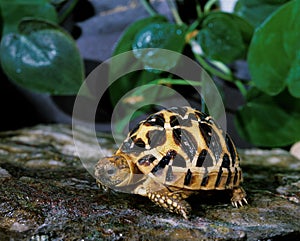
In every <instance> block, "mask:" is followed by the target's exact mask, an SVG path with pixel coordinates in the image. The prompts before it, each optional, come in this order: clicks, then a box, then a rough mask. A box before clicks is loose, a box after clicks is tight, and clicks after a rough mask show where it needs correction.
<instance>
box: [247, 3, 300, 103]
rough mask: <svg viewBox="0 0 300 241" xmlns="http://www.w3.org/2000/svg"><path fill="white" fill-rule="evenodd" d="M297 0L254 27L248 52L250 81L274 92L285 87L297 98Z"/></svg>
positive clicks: (299, 57)
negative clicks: (255, 28)
mask: <svg viewBox="0 0 300 241" xmlns="http://www.w3.org/2000/svg"><path fill="white" fill-rule="evenodd" d="M299 12H300V0H295V1H291V2H289V3H287V4H285V5H284V6H283V7H281V8H280V9H278V10H277V11H276V12H275V13H274V14H273V15H272V16H271V17H270V18H268V20H267V21H265V22H264V23H263V24H262V25H261V26H260V27H259V28H257V30H256V32H255V34H254V36H253V39H252V42H251V45H250V48H249V53H248V64H249V70H250V74H251V77H252V80H253V82H254V83H255V85H256V86H257V88H259V89H260V90H262V91H263V92H265V93H267V94H269V95H276V94H278V93H280V92H281V91H283V90H284V89H285V88H286V87H287V88H288V89H289V91H290V93H291V94H292V95H293V96H294V97H300V84H299V76H300V41H299V39H300V24H299V23H300V15H299Z"/></svg>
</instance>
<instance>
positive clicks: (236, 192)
mask: <svg viewBox="0 0 300 241" xmlns="http://www.w3.org/2000/svg"><path fill="white" fill-rule="evenodd" d="M246 196H247V194H246V192H245V191H244V189H243V188H242V187H235V188H233V189H232V198H231V204H232V206H234V207H236V208H237V207H239V206H243V202H244V203H245V204H248V202H247V199H246Z"/></svg>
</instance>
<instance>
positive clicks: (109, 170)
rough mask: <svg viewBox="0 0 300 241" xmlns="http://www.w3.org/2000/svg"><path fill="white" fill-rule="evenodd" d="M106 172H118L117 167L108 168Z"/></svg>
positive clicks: (110, 173)
mask: <svg viewBox="0 0 300 241" xmlns="http://www.w3.org/2000/svg"><path fill="white" fill-rule="evenodd" d="M106 173H107V174H108V175H109V176H112V175H114V174H115V173H116V168H114V167H110V168H108V169H107V171H106Z"/></svg>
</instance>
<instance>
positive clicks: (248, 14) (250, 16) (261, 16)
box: [234, 0, 290, 27]
mask: <svg viewBox="0 0 300 241" xmlns="http://www.w3.org/2000/svg"><path fill="white" fill-rule="evenodd" d="M288 1H290V0H239V1H238V2H237V3H236V5H235V9H234V11H235V13H236V14H237V15H239V16H241V17H242V18H244V19H246V20H247V21H248V22H249V23H251V24H252V25H253V26H254V27H257V26H259V25H260V24H261V23H262V22H263V21H264V20H265V19H266V18H267V17H268V16H269V15H270V14H271V13H273V12H274V11H275V10H276V9H278V8H279V7H281V6H282V5H283V4H284V3H286V2H288Z"/></svg>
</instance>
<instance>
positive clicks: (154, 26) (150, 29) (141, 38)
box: [132, 23, 187, 71]
mask: <svg viewBox="0 0 300 241" xmlns="http://www.w3.org/2000/svg"><path fill="white" fill-rule="evenodd" d="M186 30H187V28H186V26H183V25H181V26H179V25H176V24H172V23H151V24H149V25H147V26H146V27H144V28H142V29H141V30H140V31H139V32H138V33H137V35H136V37H135V40H134V42H133V44H132V49H133V51H134V55H135V57H136V58H137V59H139V60H141V61H142V62H143V63H144V66H145V68H146V69H150V70H151V69H154V70H155V69H162V70H164V71H168V70H170V69H171V68H173V67H174V66H176V64H177V61H178V59H176V58H174V56H173V55H170V56H168V55H163V56H162V55H161V54H160V49H168V50H172V51H175V52H179V53H181V52H182V50H183V48H184V45H185V35H186Z"/></svg>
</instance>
